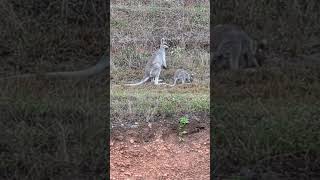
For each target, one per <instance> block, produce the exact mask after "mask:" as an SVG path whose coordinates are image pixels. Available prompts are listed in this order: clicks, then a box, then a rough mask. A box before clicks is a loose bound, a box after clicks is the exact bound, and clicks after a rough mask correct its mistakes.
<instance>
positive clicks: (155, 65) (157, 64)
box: [125, 38, 169, 86]
mask: <svg viewBox="0 0 320 180" xmlns="http://www.w3.org/2000/svg"><path fill="white" fill-rule="evenodd" d="M167 48H169V46H168V45H167V44H166V42H165V39H164V38H162V39H161V41H160V49H159V50H158V51H156V52H155V53H154V54H153V56H152V57H151V58H150V59H149V61H148V62H147V65H146V67H145V70H144V76H143V79H142V80H141V81H140V82H138V83H135V84H125V85H127V86H137V85H141V84H143V83H145V82H147V81H148V80H149V79H151V81H152V82H154V84H155V85H159V84H165V83H159V76H160V72H161V70H162V68H164V69H166V68H167V64H166V51H165V49H167Z"/></svg>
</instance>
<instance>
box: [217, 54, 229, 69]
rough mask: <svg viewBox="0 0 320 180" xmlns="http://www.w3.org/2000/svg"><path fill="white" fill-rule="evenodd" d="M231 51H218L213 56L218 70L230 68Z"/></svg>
mask: <svg viewBox="0 0 320 180" xmlns="http://www.w3.org/2000/svg"><path fill="white" fill-rule="evenodd" d="M230 58H231V52H230V51H225V52H216V53H215V54H214V56H213V67H214V69H215V70H216V71H219V70H223V69H228V68H229V60H230Z"/></svg>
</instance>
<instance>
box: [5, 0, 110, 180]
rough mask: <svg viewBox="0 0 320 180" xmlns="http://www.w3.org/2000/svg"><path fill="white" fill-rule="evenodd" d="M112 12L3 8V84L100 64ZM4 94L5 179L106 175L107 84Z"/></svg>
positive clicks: (63, 84) (39, 1)
mask: <svg viewBox="0 0 320 180" xmlns="http://www.w3.org/2000/svg"><path fill="white" fill-rule="evenodd" d="M106 7H107V4H106V1H104V2H102V1H81V2H80V1H79V2H71V1H48V0H44V1H43V0H35V1H20V0H14V1H8V0H3V1H1V2H0V26H1V29H0V44H1V45H0V57H1V61H0V77H4V76H8V75H13V74H22V73H32V72H49V71H64V70H67V71H69V70H79V69H83V68H87V67H88V66H90V65H93V64H95V63H96V62H97V60H98V59H99V58H100V56H101V55H102V54H103V53H102V52H103V49H104V50H105V49H107V46H108V45H107V44H106V43H105V42H106V41H107V40H108V39H109V38H108V36H109V35H108V33H107V29H106V27H108V26H109V23H108V21H107V16H106V15H107V13H108V12H107V11H106V9H105V8H106ZM107 42H108V41H107ZM102 76H103V75H102ZM99 80H100V81H99ZM0 87H1V88H0V89H1V92H0V119H1V120H0V122H1V126H0V127H1V128H0V131H1V137H2V139H1V143H0V144H1V152H0V156H1V157H0V158H1V163H0V179H66V178H67V179H88V178H90V179H103V177H105V176H106V175H107V172H106V170H105V167H106V166H105V164H106V158H105V157H106V156H105V149H104V145H105V144H106V143H105V142H106V139H107V138H106V137H107V135H106V131H105V128H106V126H107V123H106V122H107V117H108V109H109V105H108V102H109V99H108V94H107V93H106V87H107V86H106V82H105V78H102V79H98V80H94V79H90V80H88V81H86V80H83V81H77V82H75V81H69V80H56V81H51V80H41V79H32V78H31V79H26V80H10V81H7V80H0Z"/></svg>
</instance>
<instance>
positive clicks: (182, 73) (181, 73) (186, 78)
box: [170, 69, 193, 86]
mask: <svg viewBox="0 0 320 180" xmlns="http://www.w3.org/2000/svg"><path fill="white" fill-rule="evenodd" d="M178 80H180V81H181V83H182V84H184V83H186V82H189V83H191V82H192V81H193V74H191V73H189V72H188V71H186V70H184V69H177V70H176V72H175V73H174V76H173V84H172V85H170V86H175V85H176V83H177V81H178Z"/></svg>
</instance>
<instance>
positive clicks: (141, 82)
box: [124, 77, 149, 86]
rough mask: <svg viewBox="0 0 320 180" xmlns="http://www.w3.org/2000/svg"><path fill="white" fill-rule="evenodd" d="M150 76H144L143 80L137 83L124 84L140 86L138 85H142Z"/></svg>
mask: <svg viewBox="0 0 320 180" xmlns="http://www.w3.org/2000/svg"><path fill="white" fill-rule="evenodd" d="M148 79H149V77H146V78H144V79H143V80H141V81H140V82H138V83H135V84H124V85H125V86H138V85H141V84H143V83H145V82H146V81H148Z"/></svg>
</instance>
